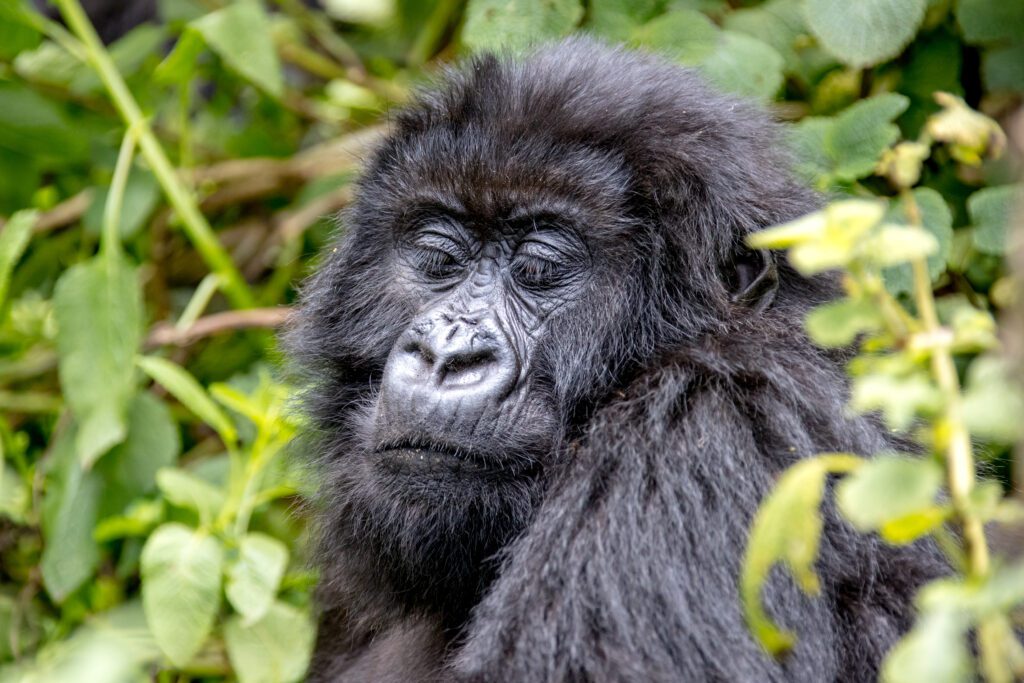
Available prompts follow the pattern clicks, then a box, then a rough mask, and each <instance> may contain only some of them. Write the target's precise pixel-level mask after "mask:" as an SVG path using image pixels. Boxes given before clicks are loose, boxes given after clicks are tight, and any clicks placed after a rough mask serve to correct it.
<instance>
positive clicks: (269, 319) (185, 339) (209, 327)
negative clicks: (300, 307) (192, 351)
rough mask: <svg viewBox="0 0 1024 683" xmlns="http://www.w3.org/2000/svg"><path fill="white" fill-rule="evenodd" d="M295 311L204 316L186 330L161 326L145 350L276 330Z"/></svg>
mask: <svg viewBox="0 0 1024 683" xmlns="http://www.w3.org/2000/svg"><path fill="white" fill-rule="evenodd" d="M291 314H292V309H290V308H286V307H280V306H279V307H274V308H247V309H244V310H239V311H225V312H223V313H214V314H211V315H208V316H204V317H202V318H200V319H199V320H196V321H195V322H194V323H192V324H191V325H189V326H188V327H186V328H185V329H178V328H176V327H175V326H174V324H173V323H159V324H157V325H155V326H154V327H153V329H152V330H150V332H149V336H148V337H147V338H146V346H147V347H148V348H153V347H157V346H188V345H189V344H193V343H195V342H196V341H198V340H200V339H203V338H205V337H210V336H213V335H216V334H222V333H224V332H233V331H236V330H244V329H252V328H271V329H272V328H276V327H280V326H281V325H283V324H284V323H285V321H286V320H288V317H289V316H290V315H291Z"/></svg>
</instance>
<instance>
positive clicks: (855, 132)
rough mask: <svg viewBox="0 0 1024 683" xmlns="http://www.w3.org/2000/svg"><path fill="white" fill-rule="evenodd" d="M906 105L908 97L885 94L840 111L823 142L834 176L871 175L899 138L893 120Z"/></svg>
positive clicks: (908, 103)
mask: <svg viewBox="0 0 1024 683" xmlns="http://www.w3.org/2000/svg"><path fill="white" fill-rule="evenodd" d="M851 4H852V3H851ZM908 106H910V100H909V99H908V98H907V97H904V96H903V95H898V94H896V93H886V94H884V95H875V96H874V97H870V98H868V99H866V100H861V101H859V102H856V103H855V104H853V105H851V106H850V107H847V108H846V109H844V110H843V111H842V112H840V113H839V115H838V116H836V117H835V119H834V121H833V125H832V129H831V130H830V131H829V134H828V137H827V138H826V141H825V143H826V145H827V148H828V150H829V152H830V154H831V156H832V158H833V159H834V160H835V170H834V172H833V175H834V176H835V177H836V178H838V179H840V180H856V179H857V178H863V177H864V176H867V175H870V174H871V173H872V172H873V171H874V170H875V166H877V165H878V160H879V159H880V158H881V156H882V153H883V152H885V150H886V149H888V147H889V146H890V145H892V143H894V142H895V141H896V140H897V139H898V138H899V136H900V130H899V128H898V127H897V126H896V125H895V124H893V123H892V121H894V120H895V119H896V117H897V116H899V115H900V114H902V113H903V112H905V111H906V110H907V107H908Z"/></svg>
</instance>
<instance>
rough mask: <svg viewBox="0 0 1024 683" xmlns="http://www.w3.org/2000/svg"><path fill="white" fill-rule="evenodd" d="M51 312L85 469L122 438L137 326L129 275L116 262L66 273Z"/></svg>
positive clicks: (102, 260)
mask: <svg viewBox="0 0 1024 683" xmlns="http://www.w3.org/2000/svg"><path fill="white" fill-rule="evenodd" d="M53 307H54V315H55V317H56V319H57V326H58V328H57V351H58V354H59V358H60V368H59V369H60V382H61V389H62V390H63V392H64V397H65V399H66V400H67V402H68V404H69V406H70V407H71V412H72V413H73V414H74V415H75V417H76V418H77V419H78V420H79V426H80V428H79V432H78V438H77V442H76V445H75V447H76V450H77V451H78V457H79V458H81V460H82V463H83V464H84V465H85V466H86V467H89V466H91V465H92V463H93V462H95V461H96V460H97V459H98V458H99V457H100V456H102V455H103V454H104V453H106V452H107V451H108V450H109V449H110V448H111V447H112V446H115V445H116V444H118V443H120V442H121V441H123V440H124V438H125V436H126V435H127V423H126V420H125V413H126V411H127V408H128V402H129V400H130V399H131V397H132V395H133V394H134V393H135V367H134V362H133V361H134V358H135V353H136V351H137V349H138V348H139V346H140V345H141V343H142V323H143V308H142V292H141V288H140V287H139V283H138V279H137V276H136V272H135V269H134V268H132V267H130V266H129V265H128V264H127V263H126V262H125V261H124V260H123V258H122V257H120V256H113V257H109V258H108V257H106V256H103V257H98V258H96V259H93V260H92V261H89V262H86V263H81V264H78V265H75V266H72V267H71V268H68V269H67V271H65V272H64V274H63V275H62V276H61V278H60V280H58V281H57V286H56V289H55V290H54V297H53Z"/></svg>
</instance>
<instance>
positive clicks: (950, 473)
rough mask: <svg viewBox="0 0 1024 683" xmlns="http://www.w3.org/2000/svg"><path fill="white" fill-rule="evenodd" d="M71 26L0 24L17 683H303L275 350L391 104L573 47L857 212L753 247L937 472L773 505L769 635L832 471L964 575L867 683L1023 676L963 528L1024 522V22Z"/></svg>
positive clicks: (644, 0)
mask: <svg viewBox="0 0 1024 683" xmlns="http://www.w3.org/2000/svg"><path fill="white" fill-rule="evenodd" d="M55 5H56V6H57V8H58V9H59V10H60V11H59V13H57V12H53V13H52V17H59V18H60V20H61V21H60V23H58V21H55V20H54V19H52V18H47V17H46V16H44V15H43V14H40V13H39V12H37V11H36V10H35V9H33V7H32V6H31V5H30V3H28V2H23V1H22V0H3V2H2V4H0V221H2V231H0V411H2V416H0V681H3V682H4V683H6V682H8V681H49V682H58V683H59V682H63V681H69V682H70V681H75V682H76V683H81V682H85V683H90V682H93V681H95V682H97V683H100V682H103V683H105V682H108V681H135V680H148V679H150V678H155V679H156V680H161V681H171V680H180V681H186V680H211V681H214V680H224V679H231V678H237V679H238V680H241V681H243V683H254V682H258V681H259V682H262V681H267V682H270V681H281V682H284V681H295V680H300V679H301V677H302V673H303V671H304V668H305V665H306V661H307V658H308V654H309V651H310V648H311V646H312V642H313V637H314V633H313V628H312V622H311V620H310V609H311V606H310V593H311V590H312V588H313V586H314V585H315V582H316V577H315V575H314V574H313V573H311V572H310V571H309V569H308V566H307V562H306V559H307V558H306V556H305V555H304V549H305V544H304V539H305V525H304V519H305V516H304V514H303V512H302V510H303V508H302V503H303V502H304V501H307V500H309V499H310V489H311V483H310V482H309V481H308V479H309V477H307V476H305V474H304V470H303V469H302V463H301V460H297V459H292V458H289V457H287V453H288V451H287V444H288V442H289V441H290V439H291V437H292V435H293V434H294V433H295V431H296V428H297V426H298V424H297V423H298V421H299V420H300V418H299V417H298V416H297V415H295V414H294V411H292V410H291V404H290V402H289V401H290V397H291V396H292V391H291V389H290V388H289V387H288V386H287V384H286V383H285V379H284V378H285V377H286V374H285V373H282V372H281V366H282V364H281V359H280V354H279V352H278V350H277V346H276V342H275V333H274V328H275V327H278V326H279V325H280V324H281V323H282V322H283V320H284V319H285V316H286V313H287V306H288V305H289V304H291V303H292V302H293V301H294V298H295V288H296V286H297V284H298V283H299V282H300V281H301V279H302V277H303V276H304V275H306V274H307V273H308V272H309V269H310V266H311V263H313V261H314V259H315V254H316V253H317V251H318V250H319V249H321V248H322V247H324V245H325V244H326V243H327V240H328V239H329V237H330V235H331V234H332V232H333V231H334V230H335V229H336V228H335V225H334V223H333V221H332V220H331V218H330V216H331V215H332V213H333V212H335V211H336V210H338V209H340V208H342V207H344V205H345V204H346V202H347V201H348V200H349V198H350V196H351V186H350V182H351V180H352V178H353V174H354V172H355V170H356V168H357V165H358V161H359V157H360V154H361V153H362V152H363V150H365V149H366V148H367V145H369V144H372V142H373V140H374V139H375V138H376V137H377V135H379V130H380V128H379V124H380V123H381V122H384V121H386V118H387V112H388V110H389V109H390V108H391V107H394V106H399V105H400V104H401V103H402V102H403V101H404V100H405V99H406V98H407V97H408V93H409V92H410V89H411V88H413V87H415V85H416V84H417V83H418V82H421V81H422V80H423V79H425V78H427V77H429V75H430V73H431V72H432V71H433V70H435V69H436V68H437V66H438V64H440V63H443V62H448V61H452V60H455V59H457V58H458V57H459V56H460V55H464V54H466V53H469V52H472V51H477V50H483V49H489V48H502V49H511V50H516V49H521V48H523V47H524V46H526V45H528V44H529V43H530V42H531V41H535V40H544V39H556V38H558V37H560V36H564V35H567V34H569V33H572V32H574V31H583V32H588V33H592V34H596V35H599V36H603V37H605V38H606V39H608V40H611V41H620V42H624V43H627V44H629V45H633V46H636V47H641V48H644V49H649V50H654V51H658V52H660V53H662V54H665V55H666V56H668V57H669V58H670V59H674V60H678V61H679V62H681V63H684V64H688V65H692V66H694V67H695V68H697V69H699V70H700V71H701V72H703V73H704V74H705V75H706V76H707V78H709V79H710V80H711V81H712V82H714V83H715V84H716V85H718V86H719V87H721V88H723V89H726V90H730V91H733V92H737V93H740V94H743V95H746V96H749V97H752V98H756V99H759V100H761V101H763V102H764V103H765V104H766V105H767V106H771V107H772V108H773V110H774V111H775V112H776V114H777V115H778V117H779V118H780V119H783V120H787V121H790V122H792V125H791V127H790V128H789V129H788V131H789V133H788V134H789V137H790V140H791V142H792V144H793V146H794V149H795V151H796V152H797V153H798V155H799V159H800V162H799V166H798V170H799V172H800V173H801V174H803V175H804V176H805V177H806V179H807V181H808V182H810V183H813V184H814V185H815V186H816V187H818V188H819V189H821V190H822V191H824V192H828V193H834V194H835V198H836V199H839V198H845V201H840V202H837V203H835V204H833V205H831V206H830V208H829V209H827V210H826V211H825V212H824V213H821V214H816V215H815V216H813V217H811V218H809V219H806V220H804V221H802V222H799V223H796V224H792V225H789V226H784V227H781V228H777V229H775V230H774V231H769V232H766V233H764V234H763V235H762V236H759V237H758V238H756V239H758V240H760V242H759V245H761V246H772V247H777V248H791V252H790V258H791V259H792V260H793V262H794V264H796V265H797V267H799V268H801V269H802V270H804V271H805V272H808V273H810V272H816V271H819V270H822V269H830V268H842V269H844V271H845V272H846V274H847V275H846V279H845V285H846V291H847V293H848V298H846V299H844V300H842V301H841V302H838V303H836V304H833V305H830V306H828V307H825V308H822V309H819V310H818V311H816V312H815V313H814V314H812V316H811V318H810V319H809V320H808V329H809V332H810V334H811V335H812V337H814V339H815V340H816V341H818V342H819V343H821V344H823V345H827V346H841V345H847V344H850V343H851V342H853V341H854V340H859V341H858V343H859V344H860V348H861V353H860V355H859V356H858V357H857V359H856V360H855V361H854V362H853V363H851V366H850V371H851V373H852V375H853V377H854V389H853V405H852V407H853V409H855V410H861V411H874V410H877V411H880V412H881V413H882V414H883V415H884V418H885V419H886V420H887V422H888V424H889V425H890V426H891V427H892V428H893V429H896V430H900V431H906V432H908V433H909V434H911V435H913V436H914V437H915V438H916V439H917V440H918V441H919V442H920V443H921V444H922V446H923V453H924V457H919V458H907V457H896V456H891V457H886V458H882V459H879V460H877V461H874V462H873V463H872V464H871V465H867V464H865V463H864V462H862V461H860V460H858V459H854V458H851V457H849V456H844V455H831V456H827V457H824V458H822V459H818V460H811V461H808V463H806V465H805V466H801V467H800V468H797V469H795V470H794V471H792V472H791V473H790V474H789V475H787V477H785V478H784V479H783V480H782V482H781V485H780V489H779V492H778V494H777V495H776V497H774V498H773V499H772V502H770V503H769V504H768V505H767V506H766V507H765V509H764V510H763V514H762V516H761V517H760V518H759V521H758V524H757V525H756V527H755V533H754V543H753V545H752V548H751V552H750V556H749V559H750V565H749V566H748V572H747V573H746V574H745V576H744V582H743V592H744V596H745V598H746V600H747V606H748V614H749V615H750V621H751V624H752V626H753V627H754V629H755V632H756V633H757V634H758V635H759V636H760V637H762V639H763V640H764V641H765V643H766V645H767V646H768V647H769V648H771V649H773V650H774V651H777V652H782V651H784V650H785V648H786V647H787V646H788V645H789V643H790V642H791V640H790V637H789V635H788V634H785V633H783V632H781V631H779V630H777V628H776V627H775V626H774V625H772V624H771V623H770V622H769V621H768V620H767V617H766V616H765V615H763V614H761V613H760V611H759V608H758V607H757V593H758V590H759V586H760V582H761V581H762V580H763V577H764V573H765V572H766V571H767V570H768V569H769V568H770V566H771V565H772V564H773V563H775V562H777V561H781V562H784V563H786V564H788V566H789V567H790V568H791V569H792V570H793V571H794V573H795V575H796V576H797V577H798V579H799V580H800V583H801V585H803V586H805V587H807V588H808V589H813V587H814V574H813V558H814V551H815V547H816V543H817V534H818V532H819V530H820V529H819V527H818V526H816V524H817V519H818V518H817V515H816V514H815V510H816V508H817V506H818V504H819V502H820V500H821V498H822V496H823V495H830V494H826V493H825V492H823V490H822V489H823V486H824V482H825V481H826V480H827V476H828V475H829V474H830V473H832V474H835V473H851V474H850V476H848V477H847V478H846V479H845V480H844V481H843V482H842V483H841V484H840V485H839V486H838V487H837V490H836V494H837V497H838V504H839V505H840V509H841V510H842V511H843V512H844V514H846V515H847V517H848V518H849V519H850V521H851V523H853V524H854V526H855V527H857V528H858V529H860V530H862V531H865V532H878V533H880V534H881V535H882V537H883V538H885V539H886V540H887V541H889V542H894V543H902V542H908V541H909V540H911V539H914V538H917V537H919V536H921V535H925V534H931V535H934V536H936V537H937V538H938V540H939V541H940V542H941V543H942V544H943V546H944V547H945V548H946V549H947V550H948V553H949V554H950V557H951V558H952V560H953V561H954V564H955V565H956V566H957V567H958V569H959V570H960V574H959V575H958V577H957V578H955V579H952V580H950V581H949V582H945V583H943V584H937V585H935V586H932V587H930V588H929V590H928V591H926V595H924V596H922V602H921V608H922V617H921V620H920V622H919V624H918V627H917V628H916V629H915V631H914V632H913V634H912V636H911V637H910V638H908V639H907V640H906V641H904V643H903V644H901V646H900V648H899V649H898V650H897V653H896V654H895V655H894V657H893V658H892V659H891V660H890V663H889V666H887V669H886V676H887V677H888V678H889V679H890V680H893V681H921V680H928V681H954V680H969V679H970V678H971V676H972V674H971V671H972V670H974V667H975V666H980V667H981V669H982V671H983V674H984V675H985V676H986V677H987V678H988V679H989V680H991V681H1008V680H1012V678H1013V676H1024V650H1022V649H1021V648H1020V646H1019V645H1017V644H1015V641H1014V640H1013V638H1012V635H1011V631H1012V625H1013V623H1014V622H1013V619H1014V618H1015V614H1014V611H1013V610H1014V609H1016V610H1017V614H1016V617H1017V618H1020V614H1019V612H1020V606H1021V604H1022V603H1024V565H1020V564H1016V565H1014V564H1012V563H1010V562H1008V561H1004V560H1003V559H1002V558H1000V557H999V556H998V555H996V556H993V555H992V553H991V552H990V549H989V547H988V544H987V542H986V541H985V538H984V535H983V534H981V531H980V530H981V526H982V525H983V524H986V523H988V522H991V521H993V520H1002V521H1013V520H1015V519H1016V520H1018V521H1019V520H1020V518H1021V516H1022V515H1021V511H1020V507H1019V506H1015V505H1014V504H1013V502H1012V500H1011V498H1010V497H1008V496H1007V497H1004V496H1005V494H1006V492H1007V491H1008V490H1009V489H1010V483H1011V480H1012V476H1013V475H1012V472H1011V470H1012V468H1011V463H1012V447H1013V444H1014V443H1015V441H1017V440H1019V439H1020V437H1021V431H1022V421H1021V416H1024V398H1022V397H1021V394H1020V392H1019V391H1017V390H1016V389H1015V388H1014V387H1013V385H1012V382H1011V373H1008V372H1007V371H1006V367H1007V363H1006V362H1005V357H1004V354H1003V349H1002V345H1001V344H1000V341H999V328H998V326H997V322H996V321H997V320H1001V319H1003V317H1004V316H1006V315H1007V313H1008V312H1009V311H1010V309H1011V308H1012V307H1013V306H1014V302H1015V301H1016V302H1017V304H1018V305H1019V304H1020V303H1021V302H1022V301H1024V296H1022V294H1021V282H1020V279H1019V277H1018V279H1017V280H1014V279H1013V278H1012V277H1010V276H1009V275H1008V273H1007V269H1006V266H1005V264H1004V255H1005V251H1006V248H1007V247H1006V245H1007V243H1008V242H1007V231H1008V226H1009V225H1010V216H1011V213H1012V211H1013V207H1014V202H1015V198H1016V197H1017V196H1018V194H1019V192H1018V189H1017V186H1015V185H1013V179H1014V177H1015V175H1014V174H1015V172H1016V171H1017V164H1018V163H1019V159H1018V158H1017V157H1016V156H1015V153H1014V150H1013V146H1012V144H1008V142H1007V138H1006V136H1005V135H1004V133H1003V131H1002V129H1001V128H1000V125H999V123H997V122H1001V123H1003V124H1006V123H1007V122H1012V121H1013V120H1014V119H1013V118H1012V117H1013V115H1014V113H1015V112H1017V111H1018V110H1019V107H1020V105H1021V99H1022V93H1024V3H1020V2H1007V1H1004V0H956V1H954V0H927V1H926V0H859V1H858V2H850V1H849V0H768V1H767V2H744V1H741V0H734V1H730V2H727V1H726V0H637V1H632V0H586V1H585V2H584V1H582V0H468V1H466V2H462V1H460V0H435V1H433V2H418V1H415V0H326V1H325V2H324V3H323V9H320V8H317V7H310V6H308V5H307V4H305V3H303V2H300V1H299V0H272V1H268V2H261V1H258V0H239V1H235V2H228V1H226V0H160V1H159V2H158V3H157V6H158V16H157V17H155V18H153V19H152V20H151V21H148V22H146V23H144V24H142V25H140V26H137V27H135V28H133V29H132V30H130V31H128V32H127V33H126V34H124V35H121V36H116V40H113V41H112V42H111V43H110V44H109V45H107V46H106V47H104V46H103V44H102V43H101V42H100V40H99V39H98V38H97V37H96V35H95V34H94V33H93V30H92V28H91V26H90V24H89V23H88V21H87V20H86V18H85V16H84V14H83V13H82V11H81V9H80V7H79V5H78V1H77V0H57V2H55ZM99 28H100V29H101V30H103V31H104V36H105V37H108V38H113V37H115V36H110V35H109V34H108V31H109V30H110V27H105V26H102V25H101V26H100V27H99ZM1016 120H1017V122H1018V123H1017V126H1018V128H1021V127H1024V126H1022V124H1021V123H1020V118H1019V114H1018V118H1017V119H1016ZM1011 132H1012V131H1011ZM340 229H344V226H341V227H340ZM975 466H977V467H978V468H979V469H981V470H982V471H983V472H984V473H986V474H987V475H989V476H991V477H992V478H993V479H994V482H989V483H981V484H979V483H976V482H975V478H974V470H975ZM1018 476H1020V473H1019V472H1018ZM958 539H962V542H961V541H960V540H958ZM968 633H976V634H977V636H978V639H979V643H980V645H979V647H978V648H977V652H978V653H979V654H980V658H979V660H978V662H975V661H974V657H973V654H972V653H973V652H974V649H972V648H970V647H968V643H967V634H968Z"/></svg>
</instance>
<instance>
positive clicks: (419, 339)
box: [385, 316, 517, 399]
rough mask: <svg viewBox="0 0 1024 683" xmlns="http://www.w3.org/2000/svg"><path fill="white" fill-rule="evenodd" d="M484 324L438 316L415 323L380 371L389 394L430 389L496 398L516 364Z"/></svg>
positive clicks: (501, 340) (506, 347) (508, 383)
mask: <svg viewBox="0 0 1024 683" xmlns="http://www.w3.org/2000/svg"><path fill="white" fill-rule="evenodd" d="M503 337H504V335H501V334H500V333H499V332H498V331H497V330H495V329H493V328H492V326H491V325H489V324H487V323H486V321H485V322H484V323H481V322H480V321H479V319H477V318H465V317H459V318H451V317H447V316H445V317H443V318H439V319H435V320H432V321H427V322H424V323H421V324H418V325H414V326H413V328H412V329H411V330H409V333H408V334H407V335H405V337H404V338H403V339H402V340H401V341H400V342H399V346H398V348H397V349H396V353H395V354H394V356H393V357H392V359H391V362H390V363H389V364H388V365H389V366H390V367H388V368H387V369H386V370H385V376H386V377H385V379H386V380H391V381H389V382H388V384H389V385H390V387H389V388H390V389H391V390H398V391H402V388H403V385H404V388H405V390H406V391H409V392H410V393H411V394H417V393H420V392H421V391H423V390H430V391H433V392H439V393H440V394H442V395H445V394H458V395H459V396H460V397H463V398H465V397H468V395H477V396H478V397H479V398H481V399H483V398H488V397H492V396H493V397H499V396H501V395H502V394H504V393H505V392H506V391H508V390H509V389H510V388H511V384H512V383H513V382H514V379H515V376H516V372H517V371H516V362H515V357H514V354H513V353H512V350H511V348H509V344H508V343H507V342H506V341H505V340H504V338H503Z"/></svg>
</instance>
